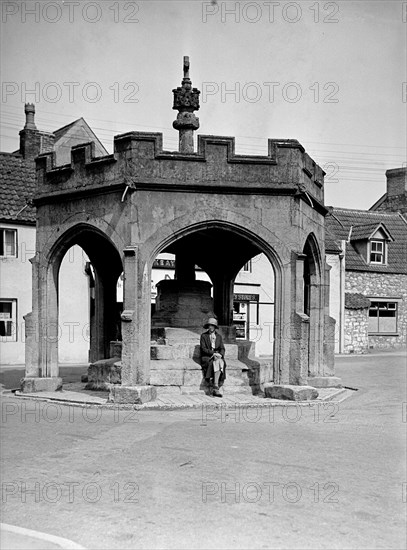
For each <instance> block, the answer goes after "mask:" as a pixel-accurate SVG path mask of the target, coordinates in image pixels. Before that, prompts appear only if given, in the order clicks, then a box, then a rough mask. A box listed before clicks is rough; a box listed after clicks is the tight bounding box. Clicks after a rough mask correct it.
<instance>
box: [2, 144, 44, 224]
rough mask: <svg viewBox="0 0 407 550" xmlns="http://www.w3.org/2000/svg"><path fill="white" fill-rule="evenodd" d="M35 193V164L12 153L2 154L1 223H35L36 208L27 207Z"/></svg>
mask: <svg viewBox="0 0 407 550" xmlns="http://www.w3.org/2000/svg"><path fill="white" fill-rule="evenodd" d="M34 191H35V163H34V161H33V160H25V159H23V157H21V156H19V155H13V154H12V153H0V221H10V222H14V223H18V222H24V223H27V222H31V223H35V208H34V207H33V206H30V205H29V206H27V207H26V208H24V210H21V209H22V208H23V207H24V206H26V205H27V201H30V200H31V199H32V198H33V196H34Z"/></svg>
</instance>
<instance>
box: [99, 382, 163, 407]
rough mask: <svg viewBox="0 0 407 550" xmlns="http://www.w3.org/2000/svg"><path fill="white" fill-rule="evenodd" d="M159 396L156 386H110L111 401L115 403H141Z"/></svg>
mask: <svg viewBox="0 0 407 550" xmlns="http://www.w3.org/2000/svg"><path fill="white" fill-rule="evenodd" d="M156 397H157V389H156V388H155V387H154V386H122V385H120V386H119V385H114V386H111V387H110V394H109V401H112V402H113V403H119V404H123V403H134V404H136V405H141V404H143V403H148V401H154V399H156Z"/></svg>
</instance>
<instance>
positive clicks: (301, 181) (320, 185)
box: [22, 58, 338, 403]
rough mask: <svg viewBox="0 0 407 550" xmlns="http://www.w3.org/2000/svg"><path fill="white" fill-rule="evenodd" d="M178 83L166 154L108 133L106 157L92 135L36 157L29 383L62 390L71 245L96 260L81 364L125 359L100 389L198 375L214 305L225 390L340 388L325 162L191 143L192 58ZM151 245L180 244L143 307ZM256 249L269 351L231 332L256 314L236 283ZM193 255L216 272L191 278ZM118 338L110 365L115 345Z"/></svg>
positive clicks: (277, 147) (194, 380)
mask: <svg viewBox="0 0 407 550" xmlns="http://www.w3.org/2000/svg"><path fill="white" fill-rule="evenodd" d="M173 93H174V104H173V108H174V109H176V110H177V111H178V115H177V118H176V120H175V121H174V123H173V126H174V128H175V129H176V130H178V131H179V144H180V145H179V151H165V150H163V148H162V135H161V134H158V133H150V132H129V133H126V134H123V135H119V136H116V137H115V139H114V153H113V154H112V155H105V156H103V157H97V156H96V155H95V148H94V145H92V144H81V145H76V146H74V147H72V148H71V157H70V162H69V163H68V164H65V165H63V166H58V165H57V163H56V155H55V153H54V152H46V153H43V154H41V155H40V156H39V157H38V158H37V159H36V167H37V188H36V193H35V196H34V204H35V206H36V209H37V210H36V214H37V235H36V255H35V259H34V260H33V308H32V313H30V314H29V315H27V316H26V328H27V340H26V349H27V359H26V376H25V379H24V381H23V383H22V389H23V391H41V390H44V389H56V388H60V387H61V384H62V380H61V379H60V377H59V376H58V373H59V370H58V360H59V349H58V347H59V346H58V334H57V328H58V319H59V309H60V305H59V299H58V295H59V291H60V289H59V285H58V278H57V276H56V275H57V273H58V270H59V267H60V265H61V262H62V259H63V258H64V256H65V255H66V253H67V251H68V250H69V249H70V248H71V247H72V246H74V245H79V246H81V247H82V249H83V250H84V251H85V253H86V254H87V256H88V258H89V260H90V262H91V266H92V279H93V283H94V286H93V296H94V301H93V306H92V313H91V321H90V357H91V360H92V361H93V363H94V368H95V370H96V371H97V370H98V368H99V367H100V368H99V372H100V373H102V372H106V368H107V367H108V366H109V365H110V363H109V361H111V360H112V361H111V365H112V366H115V368H116V367H117V368H120V377H121V378H120V383H118V384H115V385H112V386H111V388H110V389H111V399H112V400H113V401H115V402H118V403H121V402H132V403H134V402H144V401H147V400H149V399H152V398H154V396H155V395H156V392H157V389H162V388H165V389H166V390H168V388H169V387H171V388H178V390H179V391H187V390H189V389H190V388H197V387H199V384H200V383H201V380H202V377H201V368H200V365H199V359H198V358H197V355H196V353H197V351H196V349H197V344H198V348H199V334H200V333H201V331H202V324H203V322H204V320H205V319H206V318H207V316H208V315H216V316H217V318H218V322H219V325H220V327H221V330H222V332H223V335H224V338H225V341H226V344H227V346H228V373H229V374H228V377H227V382H226V383H227V384H228V385H229V387H232V386H233V385H236V386H239V385H240V384H243V383H244V380H245V377H246V379H247V377H248V380H249V382H250V386H252V387H253V388H262V387H264V386H265V385H266V384H270V383H271V384H272V385H274V386H275V385H281V384H291V385H293V386H298V385H304V384H310V385H312V386H314V387H317V386H319V385H324V386H327V385H337V384H338V379H336V378H335V377H334V376H333V374H334V365H333V334H334V320H333V319H332V318H331V317H330V316H329V301H328V300H329V275H328V271H329V269H328V266H327V264H326V259H325V223H324V219H325V216H326V215H327V213H328V211H327V209H326V208H325V206H324V172H323V170H322V169H321V168H320V167H319V166H318V165H317V164H316V163H315V162H314V161H313V160H312V159H311V157H309V155H307V153H306V152H305V150H304V148H303V147H302V145H301V144H300V143H299V142H298V141H297V140H290V139H288V140H286V139H284V140H281V139H270V140H269V142H268V154H267V155H265V156H244V155H237V154H235V150H234V139H233V138H230V137H223V136H198V149H197V151H195V149H194V140H193V132H194V131H195V130H196V129H197V128H198V127H199V119H198V118H197V117H196V116H195V114H194V111H196V110H198V109H199V90H197V89H196V88H192V83H191V80H190V78H189V60H188V59H187V58H186V59H185V60H184V78H183V80H182V84H181V87H178V88H176V89H174V90H173ZM160 254H170V255H173V256H174V258H175V260H174V262H175V263H174V278H173V279H166V278H163V279H162V280H160V281H158V283H157V285H156V287H157V297H156V307H155V311H154V312H153V313H152V312H151V309H152V308H151V290H152V288H151V285H152V283H151V281H152V269H153V267H154V262H156V260H157V259H160ZM261 255H263V257H264V258H266V261H267V264H268V269H269V271H272V272H273V277H270V282H272V286H273V289H272V291H270V292H269V296H271V297H272V299H273V302H272V303H271V302H270V304H269V305H270V306H272V308H273V319H272V337H273V341H272V346H270V352H271V355H269V356H267V357H265V358H261V357H260V354H258V353H257V350H256V345H255V344H256V342H253V341H251V340H248V339H247V338H246V339H242V338H240V339H239V338H238V337H237V335H238V334H239V332H240V335H245V336H246V335H247V330H248V328H249V336H250V329H251V321H249V316H250V319H252V318H253V319H254V320H255V322H256V323H257V324H259V318H258V316H256V315H257V313H258V312H259V307H258V306H259V305H260V302H261V301H264V300H262V297H261V294H260V292H257V291H255V290H254V288H253V286H250V284H253V281H252V280H251V281H249V280H246V279H244V267H245V266H246V264H248V263H249V262H250V261H251V262H252V265H253V261H254V259H255V258H257V257H259V256H261ZM197 266H199V268H200V269H202V270H203V271H204V272H205V273H206V274H207V276H208V277H209V279H210V282H209V281H208V280H200V279H199V278H198V276H197ZM242 270H243V273H241V275H239V277H240V280H239V279H237V277H238V274H239V273H240V272H242ZM122 274H123V286H124V289H123V304H122V307H121V308H118V301H117V281H118V280H119V278H121V277H122ZM236 282H237V283H238V284H240V285H241V286H240V288H241V292H238V293H237V294H238V297H237V299H235V298H236V293H235V288H236V287H235V283H236ZM235 304H237V305H235ZM245 310H246V313H247V316H246V319H245V318H244V315H243V314H244V313H245ZM235 321H240V327H236V323H235ZM248 321H249V322H248ZM245 323H246V325H245ZM236 330H237V333H238V334H237V333H236ZM118 335H120V338H121V340H122V345H121V348H122V349H121V357H120V359H121V361H120V362H119V363H118V364H117V365H116V363H117V357H112V355H111V349H112V342H115V340H117V338H118ZM239 340H240V341H239ZM118 349H119V346H116V348H115V350H116V352H118Z"/></svg>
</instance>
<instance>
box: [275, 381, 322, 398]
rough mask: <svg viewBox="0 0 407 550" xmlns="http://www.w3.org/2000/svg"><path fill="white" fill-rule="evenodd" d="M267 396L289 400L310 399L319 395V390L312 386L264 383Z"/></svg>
mask: <svg viewBox="0 0 407 550" xmlns="http://www.w3.org/2000/svg"><path fill="white" fill-rule="evenodd" d="M264 394H265V397H270V398H271V399H285V400H289V401H310V400H312V399H316V398H317V397H318V391H317V390H316V389H315V388H313V387H312V386H292V385H289V384H287V385H281V386H280V385H275V384H264Z"/></svg>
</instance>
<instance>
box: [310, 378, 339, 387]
mask: <svg viewBox="0 0 407 550" xmlns="http://www.w3.org/2000/svg"><path fill="white" fill-rule="evenodd" d="M308 384H310V385H311V386H313V387H314V388H342V380H341V379H340V378H338V377H337V376H311V377H309V378H308Z"/></svg>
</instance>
